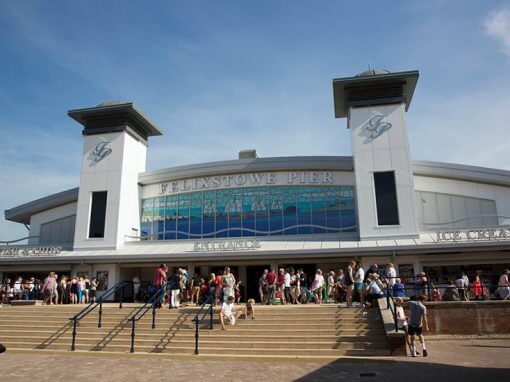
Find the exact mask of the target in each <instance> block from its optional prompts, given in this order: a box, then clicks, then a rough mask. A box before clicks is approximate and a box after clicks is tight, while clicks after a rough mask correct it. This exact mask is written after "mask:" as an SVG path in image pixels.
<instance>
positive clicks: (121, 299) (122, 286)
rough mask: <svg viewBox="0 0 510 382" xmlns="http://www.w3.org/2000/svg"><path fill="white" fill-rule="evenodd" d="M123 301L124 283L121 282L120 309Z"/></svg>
mask: <svg viewBox="0 0 510 382" xmlns="http://www.w3.org/2000/svg"><path fill="white" fill-rule="evenodd" d="M123 301H124V283H122V284H121V290H120V305H119V308H120V309H122V302H123Z"/></svg>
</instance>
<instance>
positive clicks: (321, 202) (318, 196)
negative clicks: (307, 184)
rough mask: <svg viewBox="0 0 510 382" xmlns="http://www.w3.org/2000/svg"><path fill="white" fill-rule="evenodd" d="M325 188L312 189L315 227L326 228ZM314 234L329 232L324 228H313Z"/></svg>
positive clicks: (313, 222)
mask: <svg viewBox="0 0 510 382" xmlns="http://www.w3.org/2000/svg"><path fill="white" fill-rule="evenodd" d="M324 191H325V190H324V187H314V188H313V189H312V224H313V225H314V226H321V227H326V203H325V197H326V196H325V192H324ZM312 232H313V233H324V232H327V231H326V230H325V229H324V228H318V227H313V228H312Z"/></svg>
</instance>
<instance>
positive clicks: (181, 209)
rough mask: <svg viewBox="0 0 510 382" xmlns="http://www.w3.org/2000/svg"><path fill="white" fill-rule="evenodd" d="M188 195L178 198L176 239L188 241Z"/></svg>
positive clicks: (181, 195)
mask: <svg viewBox="0 0 510 382" xmlns="http://www.w3.org/2000/svg"><path fill="white" fill-rule="evenodd" d="M189 203H190V194H180V195H179V196H178V211H177V212H178V215H177V239H189Z"/></svg>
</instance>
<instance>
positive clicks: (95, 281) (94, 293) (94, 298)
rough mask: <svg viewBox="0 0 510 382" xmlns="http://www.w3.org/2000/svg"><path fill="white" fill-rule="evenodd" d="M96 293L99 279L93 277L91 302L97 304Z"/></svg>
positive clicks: (91, 281)
mask: <svg viewBox="0 0 510 382" xmlns="http://www.w3.org/2000/svg"><path fill="white" fill-rule="evenodd" d="M96 293H97V279H96V278H95V277H92V280H90V295H89V297H90V302H96Z"/></svg>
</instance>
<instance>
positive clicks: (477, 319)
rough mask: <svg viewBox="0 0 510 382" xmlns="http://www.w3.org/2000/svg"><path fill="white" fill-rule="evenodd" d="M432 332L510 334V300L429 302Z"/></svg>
mask: <svg viewBox="0 0 510 382" xmlns="http://www.w3.org/2000/svg"><path fill="white" fill-rule="evenodd" d="M426 307H427V314H428V319H429V327H430V334H509V333H510V301H479V302H478V301H470V302H460V301H451V302H450V301H449V302H429V303H426Z"/></svg>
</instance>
